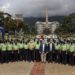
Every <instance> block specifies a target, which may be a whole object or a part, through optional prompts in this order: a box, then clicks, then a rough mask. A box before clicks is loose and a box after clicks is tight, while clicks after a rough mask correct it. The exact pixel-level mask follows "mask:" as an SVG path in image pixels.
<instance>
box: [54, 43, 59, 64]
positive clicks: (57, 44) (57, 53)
mask: <svg viewBox="0 0 75 75" xmlns="http://www.w3.org/2000/svg"><path fill="white" fill-rule="evenodd" d="M55 50H56V51H55V52H56V53H55V56H56V60H55V62H57V63H60V44H59V43H55Z"/></svg>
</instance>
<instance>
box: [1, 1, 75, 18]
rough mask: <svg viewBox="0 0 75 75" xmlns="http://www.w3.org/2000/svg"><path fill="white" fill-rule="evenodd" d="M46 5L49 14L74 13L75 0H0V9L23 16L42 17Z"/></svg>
mask: <svg viewBox="0 0 75 75" xmlns="http://www.w3.org/2000/svg"><path fill="white" fill-rule="evenodd" d="M46 7H47V8H48V14H49V16H56V15H58V16H60V15H68V14H71V13H75V0H0V11H4V12H7V13H10V14H12V15H15V14H23V16H24V17H43V16H45V10H46Z"/></svg>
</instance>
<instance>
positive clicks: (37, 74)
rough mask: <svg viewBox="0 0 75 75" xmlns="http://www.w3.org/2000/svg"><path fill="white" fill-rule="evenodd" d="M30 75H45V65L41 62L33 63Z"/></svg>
mask: <svg viewBox="0 0 75 75" xmlns="http://www.w3.org/2000/svg"><path fill="white" fill-rule="evenodd" d="M30 75H45V64H44V63H41V62H35V63H34V66H33V68H32V70H31V72H30Z"/></svg>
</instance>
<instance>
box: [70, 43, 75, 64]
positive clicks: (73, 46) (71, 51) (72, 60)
mask: <svg viewBox="0 0 75 75" xmlns="http://www.w3.org/2000/svg"><path fill="white" fill-rule="evenodd" d="M74 52H75V45H74V44H73V43H71V45H70V55H69V63H70V64H71V65H74Z"/></svg>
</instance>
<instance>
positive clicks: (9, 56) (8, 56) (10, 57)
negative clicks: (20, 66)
mask: <svg viewBox="0 0 75 75" xmlns="http://www.w3.org/2000/svg"><path fill="white" fill-rule="evenodd" d="M12 57H13V55H12V51H7V61H8V62H10V61H12V59H13V58H12Z"/></svg>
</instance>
